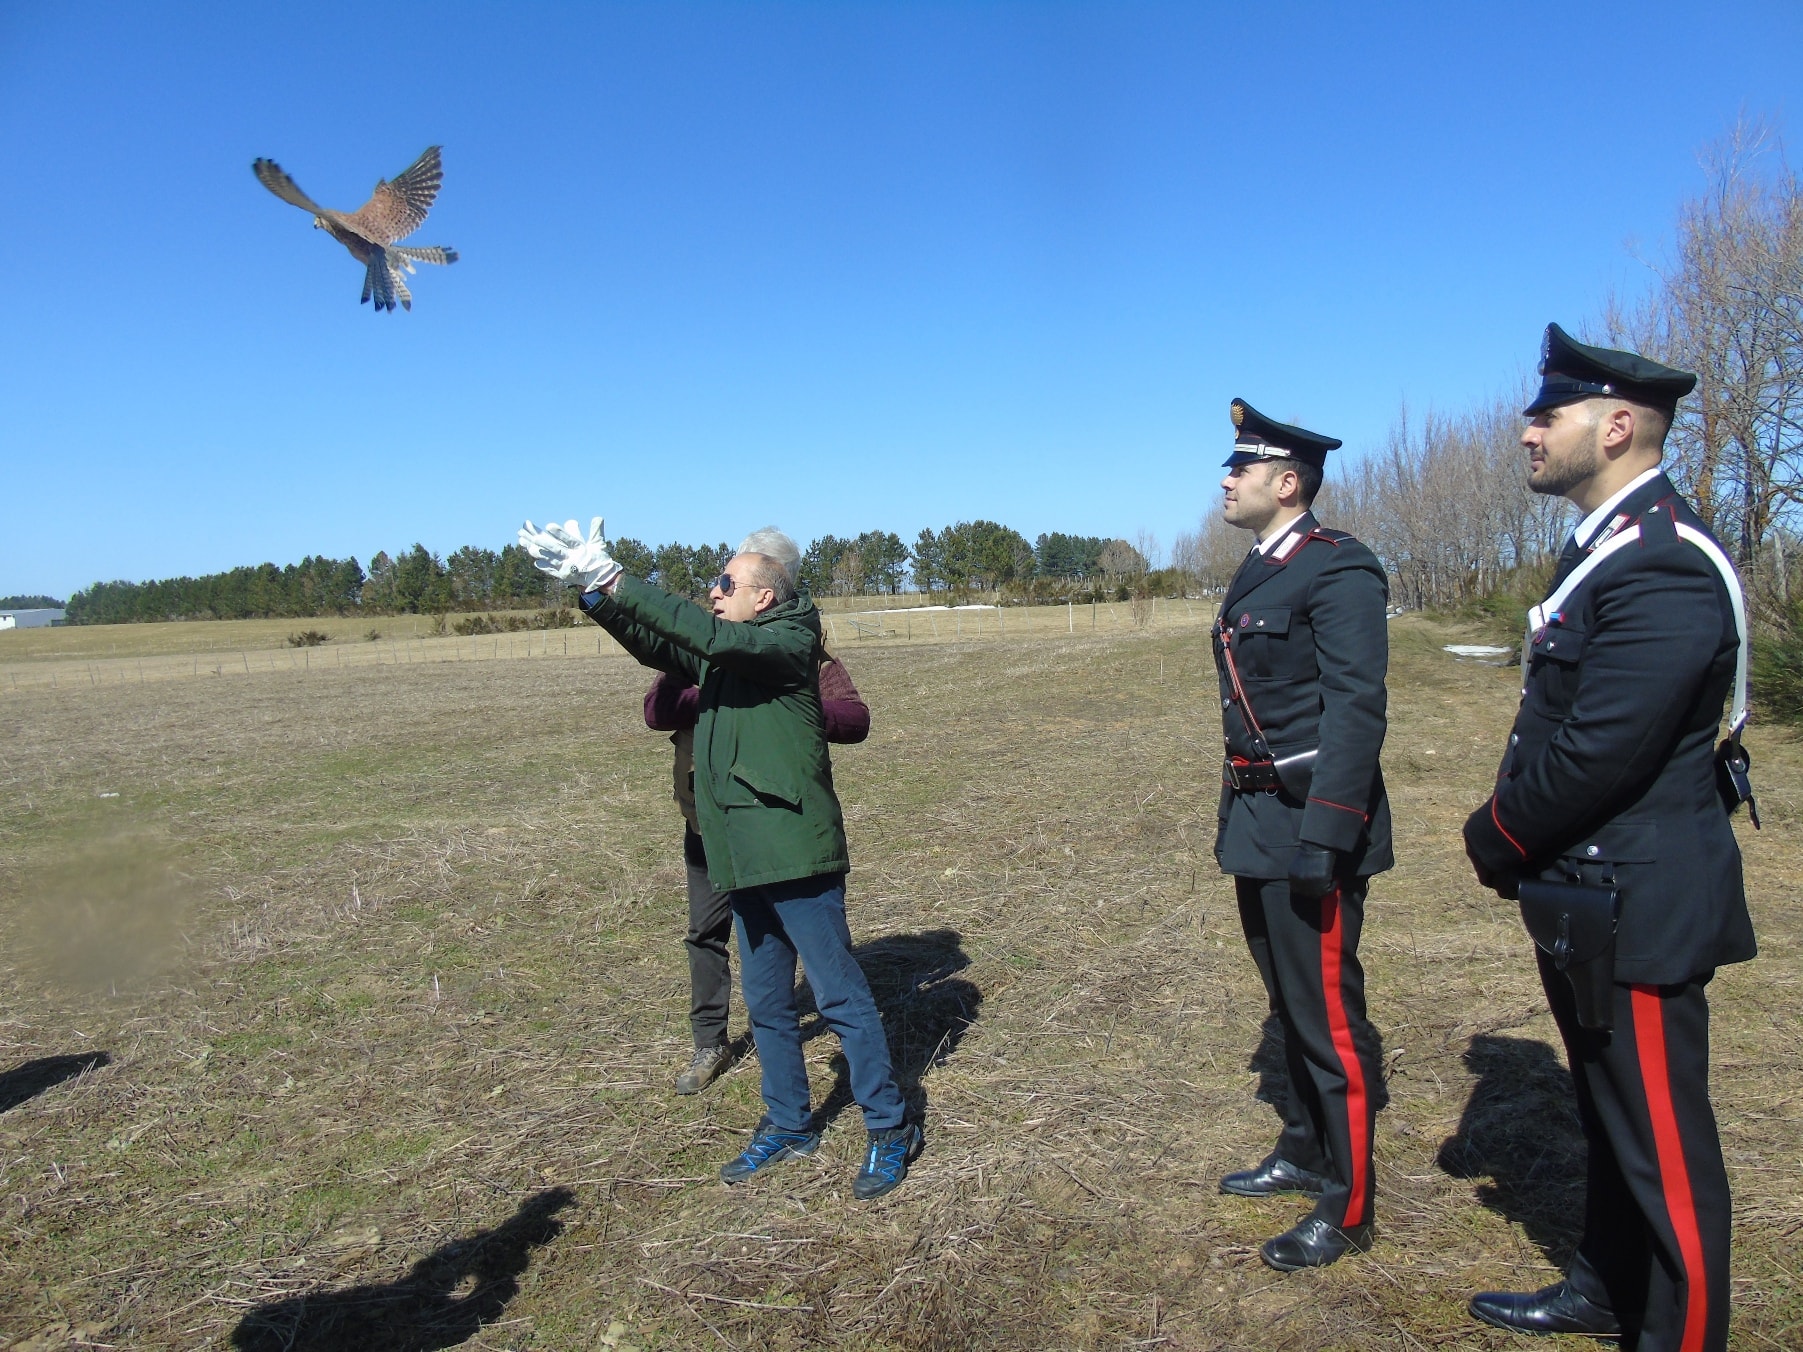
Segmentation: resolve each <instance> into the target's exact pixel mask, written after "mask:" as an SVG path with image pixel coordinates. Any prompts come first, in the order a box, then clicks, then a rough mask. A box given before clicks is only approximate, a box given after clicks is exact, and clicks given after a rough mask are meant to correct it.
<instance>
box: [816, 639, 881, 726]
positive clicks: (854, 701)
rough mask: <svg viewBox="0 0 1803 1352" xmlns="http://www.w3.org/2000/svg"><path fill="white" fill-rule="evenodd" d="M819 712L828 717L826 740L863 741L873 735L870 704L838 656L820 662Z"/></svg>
mask: <svg viewBox="0 0 1803 1352" xmlns="http://www.w3.org/2000/svg"><path fill="white" fill-rule="evenodd" d="M820 711H821V713H822V714H824V715H825V716H826V740H827V741H829V742H861V741H863V740H864V739H865V738H866V737H868V736H870V706H869V705H868V704H866V703H864V697H863V696H862V695H860V694H859V693H858V687H857V686H855V685H853V684H852V683H851V677H850V676H849V675H847V674H846V671H845V664H844V663H843V662H841V661H840V660H839V659H838V658H836V657H829V658H827V659H826V661H824V662H822V663H821V664H820Z"/></svg>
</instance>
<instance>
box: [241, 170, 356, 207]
mask: <svg viewBox="0 0 1803 1352" xmlns="http://www.w3.org/2000/svg"><path fill="white" fill-rule="evenodd" d="M250 169H251V172H252V173H253V174H255V175H256V176H257V182H259V183H261V184H262V185H263V186H264V187H265V188H268V189H269V191H270V192H272V193H274V194H275V195H276V196H277V197H279V198H281V199H282V200H283V201H284V202H286V203H288V204H289V205H290V206H296V207H299V208H300V209H301V210H302V211H310V212H312V213H313V214H314V215H315V216H335V215H336V214H337V213H336V212H332V211H328V210H326V208H324V207H322V206H320V205H319V203H317V202H315V201H314V200H313V199H312V198H311V197H309V196H307V194H306V193H304V192H302V191H301V190H300V185H299V184H297V183H296V182H295V181H294V180H293V179H291V178H289V177H288V175H287V174H285V173H284V172H282V166H281V165H279V164H277V163H276V162H275V161H274V160H252V161H251V162H250Z"/></svg>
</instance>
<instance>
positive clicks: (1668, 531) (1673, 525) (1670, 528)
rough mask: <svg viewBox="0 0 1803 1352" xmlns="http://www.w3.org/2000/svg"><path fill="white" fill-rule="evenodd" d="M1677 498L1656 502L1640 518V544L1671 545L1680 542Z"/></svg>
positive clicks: (1642, 545)
mask: <svg viewBox="0 0 1803 1352" xmlns="http://www.w3.org/2000/svg"><path fill="white" fill-rule="evenodd" d="M1676 503H1677V499H1676V498H1664V499H1661V500H1660V501H1658V502H1655V503H1654V504H1653V505H1652V506H1651V507H1649V508H1647V509H1646V511H1645V512H1643V513H1641V517H1640V543H1641V547H1642V548H1644V547H1645V546H1647V545H1670V544H1676V543H1677V542H1678V515H1677V509H1676V505H1675V504H1676Z"/></svg>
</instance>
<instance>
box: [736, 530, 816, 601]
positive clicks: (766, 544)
mask: <svg viewBox="0 0 1803 1352" xmlns="http://www.w3.org/2000/svg"><path fill="white" fill-rule="evenodd" d="M738 552H739V553H741V554H756V555H757V556H758V557H760V558H765V559H769V560H770V562H771V563H773V564H775V565H776V568H775V569H773V570H769V572H768V573H766V575H765V576H764V577H761V578H759V579H758V584H759V585H760V586H765V587H768V588H770V590H771V591H773V592H775V593H776V599H777V600H778V601H779V602H780V601H787V600H788V599H789V598H790V597H791V596H793V595H795V582H796V579H797V578H799V577H800V575H801V550H800V549H798V548H797V547H796V545H795V541H793V540H791V539H790V538H789V537H788V536H786V535H784V534H783V533H782V532H781V531H780V530H778V529H777V528H776V527H775V526H765V527H764V528H763V529H762V530H754V531H752V532H751V534H750V535H747V536H746V537H745V538H744V539H743V540H741V541H739V549H738ZM777 572H780V576H772V575H770V574H771V573H777Z"/></svg>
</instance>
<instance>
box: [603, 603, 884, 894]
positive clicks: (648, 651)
mask: <svg viewBox="0 0 1803 1352" xmlns="http://www.w3.org/2000/svg"><path fill="white" fill-rule="evenodd" d="M582 608H583V610H584V611H586V612H587V614H588V616H589V618H590V619H592V620H594V621H595V622H596V623H597V624H599V625H600V626H601V627H602V628H603V629H605V630H607V632H608V633H609V634H612V635H613V637H614V638H615V639H616V640H618V641H619V643H620V646H621V647H623V648H625V649H626V651H627V652H629V653H631V654H632V655H633V656H634V657H636V658H637V659H638V660H639V661H640V662H642V663H644V664H645V665H646V666H648V667H653V668H655V669H656V670H658V671H667V672H672V673H675V674H677V675H680V676H685V677H687V678H688V679H689V680H690V681H692V682H694V683H695V684H696V685H697V686H698V687H700V692H701V708H700V717H699V719H698V721H697V722H696V724H695V815H696V819H697V822H698V824H699V826H700V828H701V844H702V847H703V848H704V849H705V850H706V851H707V875H708V880H709V881H710V882H711V883H713V885H714V887H715V888H716V889H718V890H719V891H722V892H732V891H735V890H737V889H739V888H742V887H759V886H762V885H763V884H765V883H780V882H788V881H790V880H791V879H795V878H811V877H813V876H814V875H816V874H820V873H844V872H845V871H846V870H847V869H848V868H850V867H851V864H850V861H849V859H848V858H847V856H846V850H845V818H844V816H843V814H842V813H841V812H840V810H839V797H838V795H837V794H836V793H834V792H833V765H832V761H831V760H830V759H828V756H827V749H826V719H825V716H824V715H823V714H822V713H821V711H820V687H819V677H818V674H817V673H818V670H819V666H820V659H821V651H822V646H823V645H822V644H821V640H820V612H819V611H818V610H817V609H816V608H815V606H814V602H813V601H812V600H811V599H809V598H808V597H807V596H797V597H794V598H793V599H791V600H788V601H784V602H782V603H781V604H779V605H774V606H772V607H770V609H768V610H766V611H765V612H764V613H763V614H761V615H759V616H757V617H756V618H754V619H752V620H749V621H745V622H743V623H740V622H735V621H731V620H721V619H716V618H715V617H714V616H713V615H711V614H709V613H708V612H707V611H705V610H702V609H701V608H700V607H698V606H696V605H695V604H693V603H692V602H690V601H687V600H684V599H683V598H682V597H679V596H672V595H671V594H670V593H669V592H667V591H664V590H663V589H662V588H661V587H655V586H653V585H652V584H651V583H649V582H642V581H640V580H639V579H638V578H635V577H631V576H626V577H622V578H621V579H620V581H619V583H618V585H617V586H616V587H615V588H614V592H613V595H612V596H609V595H607V594H606V593H605V592H599V591H596V592H587V593H585V594H584V595H583V597H582Z"/></svg>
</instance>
